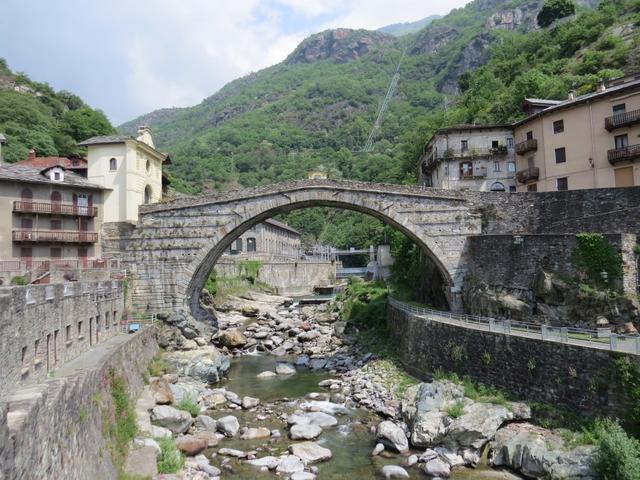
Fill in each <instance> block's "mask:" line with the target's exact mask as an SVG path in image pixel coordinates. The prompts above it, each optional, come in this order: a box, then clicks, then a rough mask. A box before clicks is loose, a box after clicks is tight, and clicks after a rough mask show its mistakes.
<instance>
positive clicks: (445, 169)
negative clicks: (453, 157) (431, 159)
mask: <svg viewBox="0 0 640 480" xmlns="http://www.w3.org/2000/svg"><path fill="white" fill-rule="evenodd" d="M444 176H445V177H448V176H449V164H448V163H447V164H446V165H445V166H444ZM436 178H438V170H436Z"/></svg>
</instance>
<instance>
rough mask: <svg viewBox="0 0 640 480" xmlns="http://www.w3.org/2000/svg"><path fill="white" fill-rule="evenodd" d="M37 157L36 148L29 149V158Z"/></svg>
mask: <svg viewBox="0 0 640 480" xmlns="http://www.w3.org/2000/svg"><path fill="white" fill-rule="evenodd" d="M35 159H36V149H35V148H32V149H31V150H29V160H35Z"/></svg>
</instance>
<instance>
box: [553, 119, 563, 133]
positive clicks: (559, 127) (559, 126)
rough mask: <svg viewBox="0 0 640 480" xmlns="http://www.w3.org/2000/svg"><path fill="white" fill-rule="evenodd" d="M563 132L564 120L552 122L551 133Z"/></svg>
mask: <svg viewBox="0 0 640 480" xmlns="http://www.w3.org/2000/svg"><path fill="white" fill-rule="evenodd" d="M562 132H564V120H556V121H555V122H553V133H562Z"/></svg>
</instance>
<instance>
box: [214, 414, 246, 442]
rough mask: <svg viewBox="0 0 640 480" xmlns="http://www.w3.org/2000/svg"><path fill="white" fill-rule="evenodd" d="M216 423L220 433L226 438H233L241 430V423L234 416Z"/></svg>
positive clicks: (220, 419) (228, 416)
mask: <svg viewBox="0 0 640 480" xmlns="http://www.w3.org/2000/svg"><path fill="white" fill-rule="evenodd" d="M216 423H217V427H218V431H219V432H220V433H222V434H223V435H224V436H225V437H233V436H235V435H236V434H237V433H238V430H240V423H239V422H238V419H237V418H236V417H234V416H233V415H227V416H226V417H222V418H219V419H218V420H217V422H216Z"/></svg>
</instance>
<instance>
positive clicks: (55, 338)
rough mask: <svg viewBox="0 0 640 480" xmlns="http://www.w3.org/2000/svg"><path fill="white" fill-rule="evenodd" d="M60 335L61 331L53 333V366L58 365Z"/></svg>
mask: <svg viewBox="0 0 640 480" xmlns="http://www.w3.org/2000/svg"><path fill="white" fill-rule="evenodd" d="M58 333H60V330H56V331H55V332H53V365H54V366H56V365H58Z"/></svg>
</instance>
